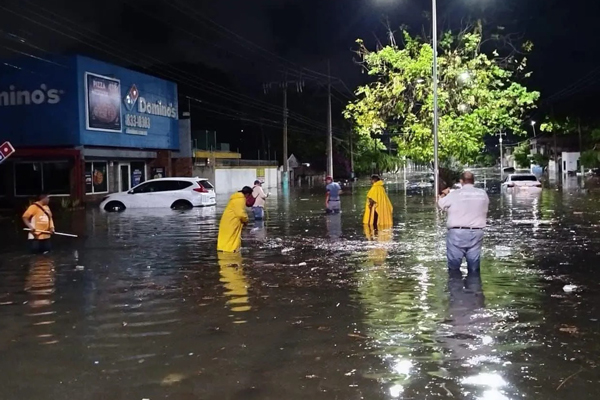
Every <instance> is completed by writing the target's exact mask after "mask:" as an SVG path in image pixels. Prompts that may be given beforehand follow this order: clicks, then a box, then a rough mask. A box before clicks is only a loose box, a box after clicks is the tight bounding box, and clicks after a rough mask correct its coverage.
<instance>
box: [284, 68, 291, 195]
mask: <svg viewBox="0 0 600 400" xmlns="http://www.w3.org/2000/svg"><path fill="white" fill-rule="evenodd" d="M289 168H290V164H289V161H288V108H287V76H286V80H285V82H284V83H283V187H284V188H287V186H288V185H289V182H290V181H289V178H290V175H289Z"/></svg>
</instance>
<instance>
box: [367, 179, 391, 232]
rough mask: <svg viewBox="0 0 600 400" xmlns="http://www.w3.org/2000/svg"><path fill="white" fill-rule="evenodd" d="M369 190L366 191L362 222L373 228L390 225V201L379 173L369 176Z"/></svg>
mask: <svg viewBox="0 0 600 400" xmlns="http://www.w3.org/2000/svg"><path fill="white" fill-rule="evenodd" d="M371 182H372V183H373V186H371V190H369V193H367V204H366V206H365V215H364V217H363V224H364V225H368V226H371V227H373V228H387V227H391V226H392V223H393V222H392V211H394V207H392V203H391V202H390V199H389V197H388V195H387V193H386V192H385V188H384V186H383V181H382V180H381V178H380V177H379V175H373V176H372V177H371Z"/></svg>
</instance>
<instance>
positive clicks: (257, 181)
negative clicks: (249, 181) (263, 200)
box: [254, 179, 262, 186]
mask: <svg viewBox="0 0 600 400" xmlns="http://www.w3.org/2000/svg"><path fill="white" fill-rule="evenodd" d="M260 185H262V181H259V180H258V179H257V180H255V181H254V186H260Z"/></svg>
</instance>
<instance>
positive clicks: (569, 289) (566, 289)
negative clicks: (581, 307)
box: [563, 285, 577, 293]
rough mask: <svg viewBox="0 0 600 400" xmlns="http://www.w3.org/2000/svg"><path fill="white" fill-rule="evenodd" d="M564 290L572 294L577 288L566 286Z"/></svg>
mask: <svg viewBox="0 0 600 400" xmlns="http://www.w3.org/2000/svg"><path fill="white" fill-rule="evenodd" d="M563 290H564V291H565V293H571V292H574V291H575V290H577V286H575V285H565V286H563Z"/></svg>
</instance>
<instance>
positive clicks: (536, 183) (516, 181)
mask: <svg viewBox="0 0 600 400" xmlns="http://www.w3.org/2000/svg"><path fill="white" fill-rule="evenodd" d="M502 190H503V191H506V192H511V191H521V190H523V191H540V190H542V183H541V182H540V180H539V179H538V177H537V176H535V175H534V174H530V173H515V174H509V175H508V176H507V177H506V178H505V179H504V181H503V182H502Z"/></svg>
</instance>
